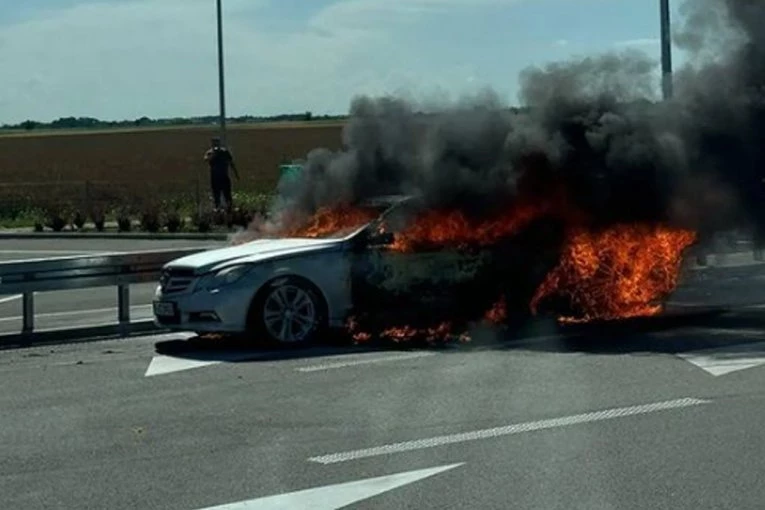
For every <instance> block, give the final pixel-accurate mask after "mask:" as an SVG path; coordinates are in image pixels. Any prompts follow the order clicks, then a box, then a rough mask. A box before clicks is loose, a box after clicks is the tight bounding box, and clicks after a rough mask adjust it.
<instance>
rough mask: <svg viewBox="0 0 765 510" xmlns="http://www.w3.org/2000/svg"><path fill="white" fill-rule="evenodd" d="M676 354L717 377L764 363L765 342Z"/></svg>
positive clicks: (761, 334)
mask: <svg viewBox="0 0 765 510" xmlns="http://www.w3.org/2000/svg"><path fill="white" fill-rule="evenodd" d="M760 336H763V333H762V332H760ZM677 356H678V357H679V358H681V359H684V360H685V361H687V362H689V363H691V364H693V365H695V366H697V367H699V368H700V369H702V370H704V371H706V372H708V373H710V374H712V375H713V376H715V377H717V376H721V375H725V374H730V373H732V372H738V371H741V370H746V369H747V368H753V367H757V366H760V365H765V342H760V343H755V344H744V345H735V346H725V347H720V348H716V349H704V350H700V351H693V352H684V353H682V354H678V355H677Z"/></svg>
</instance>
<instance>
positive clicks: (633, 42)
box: [614, 37, 661, 48]
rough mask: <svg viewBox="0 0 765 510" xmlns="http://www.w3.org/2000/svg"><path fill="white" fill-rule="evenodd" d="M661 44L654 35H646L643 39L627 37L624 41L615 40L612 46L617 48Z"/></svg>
mask: <svg viewBox="0 0 765 510" xmlns="http://www.w3.org/2000/svg"><path fill="white" fill-rule="evenodd" d="M659 44H661V40H660V39H659V38H656V37H647V38H644V39H627V40H625V41H617V42H615V43H614V46H617V47H619V48H625V47H629V48H635V47H646V46H658V45H659Z"/></svg>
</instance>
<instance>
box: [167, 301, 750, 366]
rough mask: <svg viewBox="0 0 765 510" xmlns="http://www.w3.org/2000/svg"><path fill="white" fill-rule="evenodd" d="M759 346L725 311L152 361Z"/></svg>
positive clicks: (193, 343)
mask: <svg viewBox="0 0 765 510" xmlns="http://www.w3.org/2000/svg"><path fill="white" fill-rule="evenodd" d="M763 341H765V313H763V312H762V311H735V310H729V309H726V308H706V309H693V310H688V311H674V312H672V313H666V314H663V315H660V316H656V317H642V318H635V319H625V320H620V321H610V322H592V323H586V324H568V325H565V324H564V325H561V324H558V323H557V322H556V321H554V320H549V319H548V320H535V321H532V322H529V323H527V324H525V325H524V326H522V327H516V328H513V329H505V330H500V329H495V328H490V327H485V328H476V329H475V330H474V331H472V332H471V340H470V341H467V342H446V343H427V342H415V341H412V342H406V341H405V342H389V341H386V342H382V341H370V342H367V343H364V344H353V343H352V342H350V341H349V340H348V339H347V338H345V336H344V335H342V334H340V333H338V334H330V335H328V336H326V337H324V338H321V339H319V340H318V341H317V342H316V343H315V344H313V345H308V346H301V347H281V348H274V347H258V346H257V345H256V344H255V342H253V341H252V339H247V338H242V337H225V336H210V337H199V336H192V337H188V338H185V339H183V338H178V339H171V340H164V341H159V342H157V343H156V344H155V351H156V353H157V354H160V355H166V356H172V357H175V358H182V359H188V360H194V361H225V362H233V363H235V362H266V361H280V360H294V359H311V358H320V357H327V356H343V355H354V354H365V353H372V352H378V353H379V352H411V351H421V350H432V351H439V352H442V353H460V352H469V351H471V350H486V349H492V350H497V351H508V352H509V351H513V350H523V351H537V352H558V353H588V354H614V355H624V354H632V355H640V354H646V355H649V354H656V353H663V354H678V353H683V352H688V351H697V350H704V349H711V348H718V347H726V346H736V345H745V344H751V343H758V342H763Z"/></svg>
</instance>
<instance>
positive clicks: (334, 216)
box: [290, 200, 401, 239]
mask: <svg viewBox="0 0 765 510" xmlns="http://www.w3.org/2000/svg"><path fill="white" fill-rule="evenodd" d="M400 207H401V204H400V201H390V200H373V201H368V202H364V203H362V204H361V205H359V206H354V207H353V208H350V209H346V210H326V211H320V212H318V213H317V214H316V215H315V216H314V217H313V218H311V220H309V222H308V224H307V226H305V227H303V228H302V229H300V230H299V231H298V232H297V233H293V234H291V235H290V237H304V238H309V239H342V238H344V237H347V236H349V235H351V234H353V233H354V232H357V231H358V230H360V229H362V228H364V227H365V226H367V225H371V224H375V223H378V222H380V221H382V220H383V218H385V217H387V216H388V215H389V214H390V213H391V212H392V211H395V210H397V209H399V208H400Z"/></svg>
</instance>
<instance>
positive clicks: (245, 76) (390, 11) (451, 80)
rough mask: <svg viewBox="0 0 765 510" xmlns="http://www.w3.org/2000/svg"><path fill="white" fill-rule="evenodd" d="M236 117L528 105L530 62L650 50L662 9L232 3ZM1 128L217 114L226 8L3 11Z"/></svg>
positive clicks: (618, 1) (108, 5)
mask: <svg viewBox="0 0 765 510" xmlns="http://www.w3.org/2000/svg"><path fill="white" fill-rule="evenodd" d="M223 2H224V32H225V39H224V41H225V42H224V46H225V62H226V81H227V83H226V96H227V103H228V114H229V115H230V116H237V115H245V114H251V115H274V114H280V113H292V112H305V111H311V112H313V113H314V114H325V113H330V114H341V113H346V112H347V111H348V108H349V104H350V102H351V100H352V99H353V97H355V96H358V95H369V96H380V95H391V94H392V95H396V96H401V97H406V98H410V99H414V100H418V101H429V100H438V101H443V100H447V101H448V100H454V99H458V98H460V97H463V96H466V95H468V96H469V95H471V94H476V93H479V92H481V91H482V90H484V89H486V88H491V89H493V90H494V91H495V92H496V93H498V94H499V95H500V97H502V98H503V99H504V100H506V101H507V103H508V104H518V74H519V72H520V71H522V70H523V69H524V68H526V67H528V66H543V65H544V64H546V63H549V62H552V61H560V60H566V59H569V58H572V57H580V56H586V55H590V54H597V53H602V52H608V51H621V50H624V49H626V48H637V49H640V50H643V51H645V52H646V53H648V54H649V55H651V56H653V57H655V58H656V59H657V60H658V58H659V41H658V33H659V8H658V0H223ZM0 68H2V69H3V72H2V73H1V74H0V124H2V123H17V122H21V121H23V120H26V119H33V120H38V121H50V120H53V119H56V118H58V117H65V116H91V117H97V118H101V119H105V120H121V119H135V118H138V117H142V116H144V115H145V116H148V117H152V118H160V117H181V116H184V117H185V116H195V115H209V114H215V113H216V112H217V108H218V95H217V94H218V88H217V87H218V82H217V48H216V23H215V0H25V1H24V2H15V3H14V5H13V6H12V7H10V8H7V7H6V8H5V9H0Z"/></svg>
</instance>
